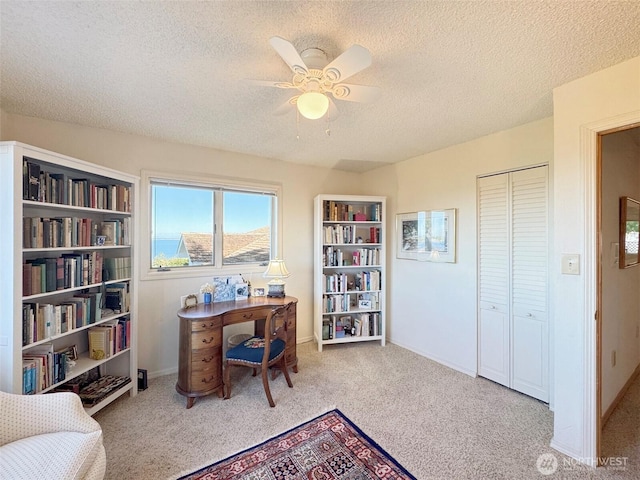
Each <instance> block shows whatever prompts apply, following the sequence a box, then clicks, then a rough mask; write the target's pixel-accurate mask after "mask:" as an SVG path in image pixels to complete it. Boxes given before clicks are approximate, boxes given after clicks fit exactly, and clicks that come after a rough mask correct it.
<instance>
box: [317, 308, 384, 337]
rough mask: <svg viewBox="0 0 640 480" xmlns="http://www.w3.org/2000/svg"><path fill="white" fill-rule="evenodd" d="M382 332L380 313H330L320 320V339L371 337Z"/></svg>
mask: <svg viewBox="0 0 640 480" xmlns="http://www.w3.org/2000/svg"><path fill="white" fill-rule="evenodd" d="M381 334H382V317H381V315H380V313H378V312H373V313H361V314H358V315H353V316H352V315H340V316H338V315H331V316H328V317H325V318H324V319H323V320H322V340H332V339H334V338H344V337H350V336H352V337H372V336H378V335H381Z"/></svg>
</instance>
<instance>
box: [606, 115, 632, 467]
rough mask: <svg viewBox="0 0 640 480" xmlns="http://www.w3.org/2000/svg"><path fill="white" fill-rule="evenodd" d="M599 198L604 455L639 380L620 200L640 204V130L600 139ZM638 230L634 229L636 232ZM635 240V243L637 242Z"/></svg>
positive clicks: (629, 225)
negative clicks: (614, 421)
mask: <svg viewBox="0 0 640 480" xmlns="http://www.w3.org/2000/svg"><path fill="white" fill-rule="evenodd" d="M597 179H598V185H597V189H598V195H597V218H598V225H597V230H598V235H597V239H598V240H597V242H598V245H597V251H598V262H597V264H598V265H597V305H598V308H597V319H596V320H597V345H596V354H597V367H596V368H597V372H596V373H597V389H596V404H597V408H596V410H597V439H596V447H597V454H598V457H599V458H601V457H603V456H610V455H619V454H620V452H611V451H603V449H602V448H603V428H604V426H605V424H606V422H607V420H608V419H609V417H610V416H611V414H612V412H613V411H614V410H615V409H616V407H617V406H618V405H619V403H620V402H621V401H622V399H623V398H624V396H625V394H626V393H627V391H628V390H629V387H630V386H631V385H632V384H633V382H634V380H635V379H636V378H637V377H638V375H640V265H638V264H635V265H628V264H627V265H622V267H621V265H620V261H619V259H620V251H621V249H623V250H622V251H623V252H624V251H625V250H624V249H625V245H624V241H623V242H622V244H621V239H622V240H624V239H625V238H627V239H628V240H629V241H628V242H627V246H626V249H627V250H626V252H627V253H629V254H631V255H635V256H636V257H637V255H638V253H639V252H638V243H637V238H638V231H637V228H638V225H637V222H636V223H635V224H634V223H628V222H625V223H624V224H623V225H624V227H625V228H624V229H623V230H625V229H629V228H630V229H631V230H632V231H631V232H629V234H627V233H626V231H623V232H622V237H621V219H620V203H621V200H620V199H621V197H629V198H631V199H634V200H637V201H640V125H638V124H635V125H629V126H626V127H621V128H618V129H615V130H611V131H605V132H601V133H600V134H599V135H598V164H597ZM634 229H635V230H634ZM634 239H635V243H634Z"/></svg>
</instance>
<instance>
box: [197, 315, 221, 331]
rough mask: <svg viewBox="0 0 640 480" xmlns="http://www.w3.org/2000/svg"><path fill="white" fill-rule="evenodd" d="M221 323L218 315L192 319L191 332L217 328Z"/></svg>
mask: <svg viewBox="0 0 640 480" xmlns="http://www.w3.org/2000/svg"><path fill="white" fill-rule="evenodd" d="M221 325H222V320H221V319H220V317H215V318H208V319H204V320H193V321H192V322H191V331H192V332H201V331H203V330H209V329H210V328H217V327H220V326H221Z"/></svg>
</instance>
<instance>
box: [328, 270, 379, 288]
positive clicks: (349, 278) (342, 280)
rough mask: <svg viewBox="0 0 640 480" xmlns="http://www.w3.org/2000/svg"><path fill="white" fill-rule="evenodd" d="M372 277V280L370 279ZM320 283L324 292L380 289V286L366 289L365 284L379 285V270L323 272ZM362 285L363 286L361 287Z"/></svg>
mask: <svg viewBox="0 0 640 480" xmlns="http://www.w3.org/2000/svg"><path fill="white" fill-rule="evenodd" d="M372 278H373V280H372ZM322 284H323V285H324V291H325V293H346V292H347V291H350V290H351V291H353V290H355V291H366V290H380V288H371V289H368V288H367V286H371V285H373V286H374V287H379V286H380V285H379V284H380V272H378V271H375V270H374V271H372V272H358V273H354V274H347V273H334V274H332V275H327V274H323V275H322ZM363 287H364V288H363Z"/></svg>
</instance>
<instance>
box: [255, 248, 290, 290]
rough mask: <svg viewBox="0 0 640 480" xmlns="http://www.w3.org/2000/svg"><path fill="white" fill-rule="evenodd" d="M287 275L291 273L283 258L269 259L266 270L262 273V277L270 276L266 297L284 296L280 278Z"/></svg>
mask: <svg viewBox="0 0 640 480" xmlns="http://www.w3.org/2000/svg"><path fill="white" fill-rule="evenodd" d="M289 275H291V274H290V273H289V271H288V270H287V267H286V266H285V264H284V260H278V259H277V258H276V259H274V260H269V265H267V270H266V271H265V272H264V274H263V275H262V276H263V277H264V278H271V280H269V282H268V283H267V285H269V292H268V293H267V297H278V298H282V297H284V280H282V279H283V278H287V277H288V276H289Z"/></svg>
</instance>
